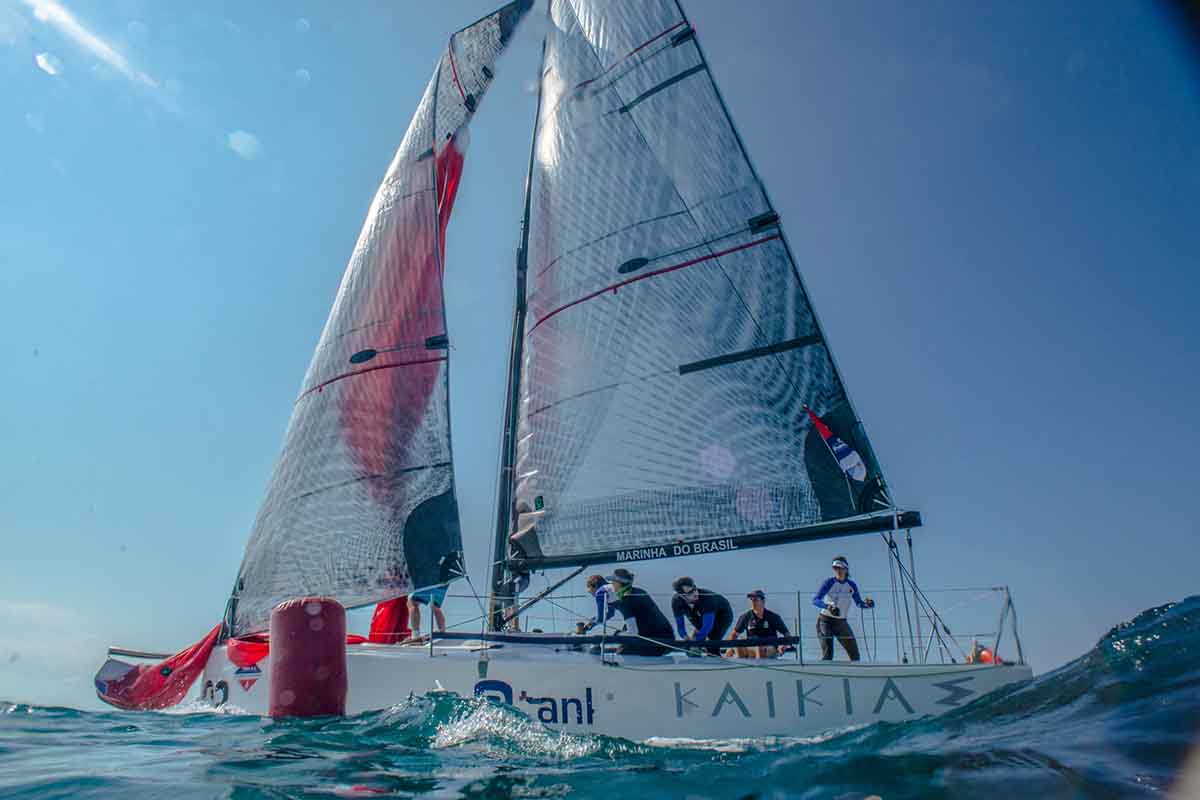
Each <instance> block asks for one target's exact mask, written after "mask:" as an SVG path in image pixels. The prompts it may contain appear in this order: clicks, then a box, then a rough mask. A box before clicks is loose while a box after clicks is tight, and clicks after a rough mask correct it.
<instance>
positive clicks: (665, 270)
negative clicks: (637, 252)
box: [529, 234, 780, 333]
mask: <svg viewBox="0 0 1200 800" xmlns="http://www.w3.org/2000/svg"><path fill="white" fill-rule="evenodd" d="M778 238H780V237H779V234H774V235H772V236H764V237H763V238H761V239H755V240H754V241H752V242H746V243H745V244H740V245H738V246H737V247H730V248H729V249H728V250H718V251H717V252H715V253H709V254H708V255H706V256H699V257H697V258H693V259H691V260H689V261H684V262H683V263H682V264H675V265H674V266H670V267H663V268H662V269H656V270H652V271H651V272H647V273H645V274H644V275H637V276H635V277H633V278H626V279H625V280H623V281H620V282H619V283H614V284H613V285H611V286H605V287H604V288H603V289H597V290H596V291H594V292H592V293H591V294H586V295H584V296H583V297H581V298H579V299H578V300H572V301H571V302H569V303H567V304H566V305H561V306H559V307H558V308H556V309H554V310H553V311H551V312H550V313H549V314H547V315H546V316H544V317H542V318H541V319H539V320H538V321H537V322H535V323H533V327H532V328H530V329H529V332H530V333H533V331H535V330H536V329H537V326H539V325H541V324H542V323H543V322H545V321H546V320H548V319H550V318H551V317H553V316H554V315H555V314H557V313H559V312H560V311H566V310H567V309H568V308H570V307H571V306H577V305H579V304H580V303H584V302H587V301H588V300H591V299H593V298H596V297H599V296H600V295H602V294H604V293H606V292H615V291H616V290H617V289H620V288H621V287H622V286H628V285H629V284H631V283H637V282H638V281H644V280H646V279H647V278H654V277H657V276H659V275H665V274H666V273H668V272H675V271H676V270H680V269H683V268H684V267H690V266H693V265H695V264H700V263H702V262H704V261H711V260H712V259H714V258H720V257H721V256H727V255H729V254H730V253H736V252H738V251H740V250H748V249H749V248H751V247H755V246H757V245H760V244H763V243H765V242H769V241H772V240H773V239H778Z"/></svg>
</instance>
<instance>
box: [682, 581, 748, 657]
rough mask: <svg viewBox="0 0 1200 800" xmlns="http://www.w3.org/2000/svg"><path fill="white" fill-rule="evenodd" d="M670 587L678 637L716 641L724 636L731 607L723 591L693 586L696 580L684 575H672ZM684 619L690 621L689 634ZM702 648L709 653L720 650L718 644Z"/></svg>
mask: <svg viewBox="0 0 1200 800" xmlns="http://www.w3.org/2000/svg"><path fill="white" fill-rule="evenodd" d="M671 588H672V589H674V590H675V596H674V597H673V598H671V613H672V614H673V615H674V616H675V630H677V631H678V632H679V638H680V639H690V640H691V641H694V642H702V641H711V642H719V641H721V640H722V639H724V638H725V631H727V630H729V626H730V625H732V624H733V608H732V607H731V606H730V605H729V601H728V600H726V599H725V597H724V596H723V595H719V594H717V593H716V592H712V591H709V590H708V589H699V588H697V587H696V582H695V581H694V580H692V579H691V578H688V577H686V576H685V577H682V578H676V579H675V581H674V582H673V583H672V584H671ZM685 620H686V621H687V622H691V623H692V635H691V636H688V633H687V625H686V624H685ZM706 649H707V650H708V652H710V653H712V654H713V655H719V654H720V652H721V647H720V645H715V644H710V645H708V646H707V648H706Z"/></svg>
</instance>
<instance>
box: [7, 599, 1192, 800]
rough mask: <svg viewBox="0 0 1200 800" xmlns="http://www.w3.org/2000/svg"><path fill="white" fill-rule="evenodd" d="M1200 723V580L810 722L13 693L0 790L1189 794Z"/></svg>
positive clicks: (459, 702)
mask: <svg viewBox="0 0 1200 800" xmlns="http://www.w3.org/2000/svg"><path fill="white" fill-rule="evenodd" d="M1198 734H1200V597H1192V598H1189V599H1187V600H1185V601H1182V602H1179V603H1173V604H1170V605H1166V606H1162V607H1159V608H1153V609H1150V610H1148V611H1145V612H1143V613H1142V614H1140V615H1138V616H1137V617H1136V618H1135V619H1133V620H1131V621H1129V622H1127V623H1123V624H1121V625H1118V626H1117V627H1115V628H1113V629H1112V631H1110V632H1109V633H1108V634H1107V635H1106V636H1105V637H1104V638H1103V639H1102V640H1101V641H1100V642H1099V643H1098V644H1097V645H1096V647H1095V648H1094V649H1092V650H1091V651H1089V652H1088V653H1085V654H1084V655H1083V656H1081V657H1080V658H1078V659H1076V660H1075V661H1074V662H1072V663H1070V664H1068V665H1067V666H1065V667H1062V668H1061V669H1059V670H1056V671H1055V672H1053V673H1049V674H1047V675H1044V676H1040V677H1039V678H1037V679H1036V680H1034V681H1033V682H1032V683H1031V684H1028V685H1025V686H1023V687H1019V688H1015V689H1008V690H1004V691H1002V692H998V693H995V694H993V695H991V696H989V697H985V698H983V699H981V700H980V701H979V702H977V703H974V704H972V705H970V706H968V707H965V708H963V709H959V710H956V711H955V712H954V713H952V714H949V715H947V716H943V717H939V718H937V719H924V720H918V721H914V722H908V723H900V724H886V723H885V724H877V725H872V726H869V727H863V728H858V729H854V730H843V731H831V732H829V733H828V734H826V735H823V736H819V737H814V738H810V739H792V740H787V739H773V740H728V741H708V742H700V741H690V740H689V741H680V740H672V741H665V740H659V741H655V740H651V741H649V742H641V743H639V742H630V741H625V740H622V739H613V738H608V737H604V736H595V735H566V734H559V733H556V732H554V731H551V730H548V729H546V728H544V727H542V726H540V725H538V724H537V723H534V722H532V721H530V720H529V718H527V717H525V716H523V715H522V714H520V713H519V712H517V711H514V710H512V709H511V708H508V707H501V706H497V705H492V704H489V703H486V702H481V701H475V700H465V699H460V698H455V697H437V698H432V699H430V698H416V699H414V700H412V701H410V702H408V703H405V704H402V705H400V706H396V707H394V708H391V709H388V710H386V711H378V712H373V713H369V714H362V715H360V716H355V717H348V718H345V719H338V720H320V721H282V722H273V721H270V720H265V719H262V718H259V717H251V716H245V715H238V714H233V713H229V714H214V713H211V712H200V711H189V710H188V709H181V710H180V711H178V712H176V713H158V714H148V713H122V712H110V713H94V712H84V711H75V710H72V709H67V708H44V707H37V706H29V705H22V704H20V703H10V702H0V797H2V798H10V797H28V798H37V799H38V800H48V799H49V798H57V797H64V798H65V797H71V798H77V797H78V798H86V797H164V798H187V797H231V798H256V797H272V798H275V797H304V798H316V797H375V796H381V795H382V796H388V795H390V796H397V797H417V796H420V797H430V798H456V797H467V798H505V797H522V798H527V797H568V796H573V797H600V796H604V797H606V798H608V800H612V798H640V797H655V796H658V797H662V798H674V797H690V798H710V797H711V798H776V797H801V798H844V799H846V800H849V799H850V798H868V797H872V796H878V797H881V798H885V800H891V798H917V797H920V798H938V797H990V798H995V797H1001V798H1007V797H1062V798H1076V797H1138V796H1147V797H1154V796H1158V797H1168V796H1175V797H1180V796H1185V795H1186V794H1187V791H1188V790H1187V789H1185V788H1183V787H1182V786H1181V785H1180V775H1181V773H1182V771H1183V765H1184V762H1185V759H1186V758H1187V755H1188V753H1189V750H1190V749H1191V748H1192V747H1193V746H1194V745H1195V744H1196V743H1197V741H1198V740H1200V735H1198Z"/></svg>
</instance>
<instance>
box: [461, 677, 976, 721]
mask: <svg viewBox="0 0 1200 800" xmlns="http://www.w3.org/2000/svg"><path fill="white" fill-rule="evenodd" d="M967 680H970V679H969V678H968V679H967ZM963 682H965V681H963V680H961V679H960V680H955V681H952V682H951V681H947V682H946V684H944V685H940V686H938V688H939V689H941V690H942V691H944V692H947V693H948V697H946V698H944V700H951V699H952V700H956V701H960V700H961V698H963V697H965V696H967V695H969V694H974V692H972V691H971V690H970V689H963V688H961V687H960V686H959V685H958V684H959V683H963ZM484 683H487V681H484ZM506 685H507V684H506ZM935 685H936V684H935ZM822 687H824V691H822ZM775 690H776V686H775V683H774V682H773V681H765V682H764V683H763V684H761V685H760V686H758V687H747V686H746V685H744V684H740V685H739V686H738V687H736V688H735V687H734V685H733V683H732V682H726V683H725V685H724V686H723V687H722V688H721V690H720V691H719V692H715V693H713V694H708V695H707V696H705V693H704V690H703V689H701V688H700V687H697V686H686V685H685V684H683V683H679V682H676V683H675V693H674V702H675V718H676V719H682V718H683V717H685V716H690V715H691V714H695V713H700V714H701V715H704V714H708V715H709V716H713V717H720V716H728V715H729V714H733V716H735V717H737V716H741V717H743V718H745V719H753V718H754V715H755V713H759V714H761V715H763V716H765V717H767V718H768V719H774V718H776V716H777V715H779V712H780V710H781V707H780V706H779V705H778V704H777V703H776V691H775ZM588 692H589V693H590V692H591V690H590V689H589V690H588ZM871 692H872V694H871V695H869V697H872V698H875V702H874V705H873V706H870V708H871V713H872V714H876V715H878V714H881V713H882V712H884V711H885V710H888V709H890V708H892V707H893V706H895V707H898V708H902V709H904V713H905V714H915V713H916V712H915V710H914V709H913V706H912V703H910V702H909V700H908V698H907V697H905V696H904V693H903V692H902V691H901V690H900V685H899V684H898V683H897V681H896V680H895V679H893V678H888V679H887V680H885V681H884V682H883V686H882V687H880V689H879V694H878V696H876V695H875V694H874V689H872V690H871ZM476 693H478V690H477V692H476ZM789 693H790V692H789ZM795 697H796V701H795V705H792V706H791V708H793V709H795V711H794V713H795V714H796V716H797V717H806V716H808V715H809V713H810V712H811V711H812V710H813V707H814V706H815V707H817V708H821V707H831V708H835V709H836V708H840V709H841V710H842V712H843V713H844V715H845V716H847V717H852V716H854V712H855V705H854V699H853V697H852V694H851V681H850V679H849V678H842V679H841V680H840V681H838V682H837V683H833V684H821V683H817V684H810V685H809V686H807V687H806V686H805V685H804V681H803V680H797V681H796V682H795ZM543 699H545V698H543ZM859 699H860V700H861V699H862V697H861V695H860V697H859ZM528 702H534V700H533V699H532V698H531V699H530V700H529V701H528ZM790 702H791V701H790V700H789V701H788V703H790ZM710 704H711V705H710ZM943 704H947V703H944V702H943ZM787 707H788V705H787V704H785V705H784V706H782V708H787ZM709 709H711V711H709ZM730 709H733V710H732V711H730ZM860 713H861V709H860ZM539 718H540V717H539Z"/></svg>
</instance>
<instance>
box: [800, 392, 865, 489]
mask: <svg viewBox="0 0 1200 800" xmlns="http://www.w3.org/2000/svg"><path fill="white" fill-rule="evenodd" d="M804 410H805V411H807V412H808V416H809V419H811V420H812V423H813V426H814V427H815V428H816V429H817V433H819V434H821V438H822V439H824V440H825V444H826V445H827V446H828V447H829V452H830V453H832V454H833V457H834V459H835V460H836V461H837V462H838V466H839V467H841V468H842V472H844V473H846V477H847V478H850V479H851V480H856V481H865V480H866V479H867V465H866V464H864V463H863V460H862V456H860V455H859V454H858V452H857V451H856V450H855V449H854V448H853V447H851V446H850V445H848V444H846V443H845V442H843V441H842V440H841V439H839V438H838V437H837V436H835V435H834V433H833V431H831V430H830V429H829V426H828V425H826V424H825V423H824V422H822V421H821V418H820V417H818V416H817V415H816V414H814V413H813V410H812V409H811V408H809V407H808V406H805V407H804Z"/></svg>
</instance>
